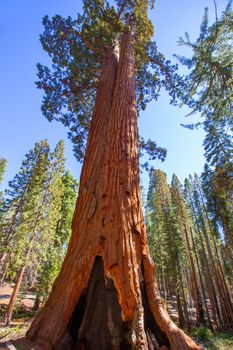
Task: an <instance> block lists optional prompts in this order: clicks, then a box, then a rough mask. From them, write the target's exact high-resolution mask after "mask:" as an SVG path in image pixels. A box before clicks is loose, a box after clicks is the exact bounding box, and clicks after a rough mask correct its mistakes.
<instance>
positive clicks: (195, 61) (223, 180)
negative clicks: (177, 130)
mask: <svg viewBox="0 0 233 350" xmlns="http://www.w3.org/2000/svg"><path fill="white" fill-rule="evenodd" d="M231 5H232V1H229V2H228V5H227V7H226V10H225V11H224V12H223V13H222V16H221V18H220V19H218V18H216V21H215V23H214V24H212V25H209V24H208V9H205V14H204V17H203V21H202V24H201V30H200V35H199V37H198V39H197V40H196V42H194V43H192V42H191V41H190V39H189V35H188V34H187V33H186V34H185V36H186V39H182V38H180V44H181V45H186V46H188V47H190V48H191V49H192V52H193V56H192V57H191V58H185V57H178V59H179V61H180V62H181V63H182V64H184V65H185V66H186V67H187V68H188V69H189V74H188V75H187V76H186V77H185V79H184V80H183V82H182V83H181V86H182V89H181V90H180V98H181V100H182V102H183V103H186V104H187V105H188V106H189V107H190V108H191V109H192V112H191V113H190V114H193V113H196V112H200V113H201V116H202V118H203V119H204V121H202V122H199V123H197V124H196V125H194V124H190V125H186V127H188V128H191V129H193V128H194V127H197V126H199V125H202V126H203V128H204V130H205V132H206V136H205V139H204V143H203V146H204V150H205V158H206V162H207V165H206V172H204V174H203V180H204V185H205V191H206V193H207V192H208V196H207V198H208V202H209V203H208V208H209V209H210V211H211V213H212V217H213V218H214V220H215V222H218V224H219V223H220V224H221V225H222V227H223V230H224V234H225V240H226V241H227V244H228V245H229V247H230V249H232V234H231V232H232V229H233V226H232V225H233V222H232V215H231V212H232V208H233V201H232V188H233V181H232V174H233V168H232V160H233V144H232V120H233V118H232V117H233V114H232V87H233V79H232V77H233V74H232V61H233V50H232V40H233V29H232V19H233V12H232V7H231ZM207 180H208V181H209V182H207Z"/></svg>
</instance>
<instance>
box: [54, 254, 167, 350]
mask: <svg viewBox="0 0 233 350" xmlns="http://www.w3.org/2000/svg"><path fill="white" fill-rule="evenodd" d="M142 274H143V269H142ZM141 294H142V299H143V308H144V325H145V333H146V337H147V343H148V346H147V348H145V350H147V349H148V350H152V349H158V348H159V347H161V346H163V345H165V346H167V348H168V349H170V345H169V341H168V338H167V336H166V335H165V333H163V332H162V331H161V330H160V328H159V327H158V325H157V324H156V322H155V320H154V317H153V315H152V313H151V311H150V309H149V305H148V301H147V296H146V287H145V282H144V281H142V283H141ZM131 339H132V327H131V324H130V322H124V321H123V320H122V318H121V308H120V304H119V301H118V295H117V290H116V288H115V285H114V283H113V281H112V280H111V279H109V278H106V276H105V274H104V264H103V260H102V257H100V256H97V257H96V259H95V262H94V264H93V268H92V272H91V275H90V278H89V282H88V286H87V288H86V289H85V290H84V291H83V293H82V295H81V297H80V298H79V301H78V303H77V305H76V307H75V308H74V311H73V314H72V317H71V320H70V322H69V325H68V327H67V330H66V332H65V333H64V334H63V336H62V337H61V339H60V341H59V342H58V344H57V345H56V346H55V347H54V348H53V349H55V350H111V349H112V350H128V349H129V350H130V349H134V348H135V347H134V345H133V344H132V340H131ZM135 349H136V348H135Z"/></svg>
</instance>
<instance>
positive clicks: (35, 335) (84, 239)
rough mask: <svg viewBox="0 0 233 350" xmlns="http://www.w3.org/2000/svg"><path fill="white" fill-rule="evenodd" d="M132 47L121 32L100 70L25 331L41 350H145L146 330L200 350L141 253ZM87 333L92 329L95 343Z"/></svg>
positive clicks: (144, 246)
mask: <svg viewBox="0 0 233 350" xmlns="http://www.w3.org/2000/svg"><path fill="white" fill-rule="evenodd" d="M132 44H133V37H132V33H131V31H130V30H127V31H126V33H125V34H124V36H123V39H122V44H121V54H120V61H119V64H117V61H118V59H117V55H116V48H115V52H114V49H113V50H109V51H108V54H107V55H106V59H105V63H104V65H103V70H102V76H101V81H100V84H99V88H98V92H97V97H96V105H95V110H94V115H93V121H92V126H91V130H90V135H89V141H88V146H87V151H86V156H85V161H84V166H83V170H82V175H81V181H80V189H79V196H78V200H77V206H76V210H75V214H74V219H73V233H72V237H71V240H70V243H69V247H68V252H67V255H66V258H65V260H64V263H63V265H62V269H61V272H60V274H59V276H58V278H57V280H56V282H55V284H54V286H53V290H52V293H51V295H50V297H49V299H48V301H47V303H46V305H45V307H44V308H43V309H42V311H41V312H40V314H39V315H38V316H37V318H36V319H35V320H34V322H33V324H32V326H31V328H30V329H29V331H28V333H27V338H28V339H29V341H33V342H34V343H36V344H37V345H38V344H39V345H40V347H41V349H43V350H46V349H60V350H61V349H100V350H102V349H110V348H111V349H144V350H145V349H149V348H151V339H150V340H149V343H148V338H147V335H148V334H149V330H150V331H151V332H152V333H153V334H154V335H155V337H156V339H157V342H158V344H159V346H160V347H162V346H167V348H171V349H173V350H176V349H177V350H178V349H179V350H182V349H185V350H186V349H187V350H188V349H189V350H190V349H196V350H198V349H200V347H199V346H198V345H196V344H195V343H194V342H193V341H192V340H191V339H190V338H189V337H188V336H186V335H185V334H184V333H183V332H182V331H181V330H180V329H178V327H177V326H175V324H174V323H173V322H172V321H171V320H170V318H169V316H168V313H167V311H166V309H165V306H164V304H163V302H162V300H161V298H160V296H159V293H158V288H157V283H156V279H155V271H154V265H153V262H152V260H151V258H150V255H149V248H148V243H147V236H146V230H145V224H144V220H143V215H142V210H141V194H140V179H139V163H138V126H137V108H136V96H135V62H134V54H133V46H132ZM116 73H117V77H116ZM99 257H100V258H99ZM93 300H94V301H93ZM109 303H110V304H109ZM105 304H106V305H107V307H106V305H105ZM101 305H102V308H101V309H100V306H101ZM100 310H101V311H100ZM113 310H114V312H113ZM119 315H120V317H119ZM113 316H114V318H113ZM106 320H107V321H106ZM105 321H106V323H107V324H106V329H103V327H104V323H103V322H105ZM95 327H96V328H97V329H99V330H100V333H98V335H97V336H96V337H95V335H94V334H96V333H95V329H94V328H95ZM98 337H99V338H102V339H96V338H98ZM18 343H20V342H18ZM110 343H111V344H110ZM100 344H101V345H100ZM109 344H110V345H109ZM25 348H27V347H26V345H25ZM28 348H30V347H29V345H28Z"/></svg>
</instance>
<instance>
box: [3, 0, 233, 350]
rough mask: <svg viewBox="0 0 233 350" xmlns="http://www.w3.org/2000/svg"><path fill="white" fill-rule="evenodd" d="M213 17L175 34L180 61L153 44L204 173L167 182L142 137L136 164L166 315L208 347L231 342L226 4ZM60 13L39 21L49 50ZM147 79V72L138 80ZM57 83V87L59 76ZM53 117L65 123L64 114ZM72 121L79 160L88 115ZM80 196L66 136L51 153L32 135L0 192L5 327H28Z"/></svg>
mask: <svg viewBox="0 0 233 350" xmlns="http://www.w3.org/2000/svg"><path fill="white" fill-rule="evenodd" d="M215 15H216V16H215V17H216V18H215V20H214V21H213V22H211V23H209V20H208V9H206V10H205V12H204V16H203V20H202V23H201V27H200V33H199V36H198V38H197V39H196V40H195V41H192V40H191V39H190V37H189V35H188V34H187V33H185V36H184V38H180V39H179V42H178V43H179V45H183V46H185V47H187V48H189V52H190V56H189V57H184V56H179V55H177V56H176V62H178V65H177V64H171V62H170V61H168V60H166V58H165V57H164V56H163V55H162V54H160V53H159V52H158V50H157V48H154V51H155V52H154V53H155V57H156V60H158V62H159V65H160V68H161V71H164V72H165V78H164V80H162V83H161V86H160V87H159V90H160V88H165V89H168V88H167V86H168V84H170V85H171V86H172V89H171V88H170V87H169V92H170V97H171V100H172V101H171V103H172V104H174V105H176V106H177V105H180V106H187V107H189V111H190V113H189V117H188V119H186V121H187V120H188V122H189V121H190V124H187V123H186V124H185V123H183V124H184V125H183V127H184V128H186V129H191V130H194V129H198V128H199V129H201V130H203V131H204V141H203V150H204V158H205V165H204V168H203V171H202V173H199V174H197V173H194V174H187V178H185V180H184V183H182V181H180V180H179V178H178V177H177V175H176V174H173V176H172V180H171V183H170V184H169V183H168V180H167V175H166V173H165V172H164V171H162V170H160V169H157V168H158V167H159V166H158V165H156V167H155V166H154V162H153V160H155V159H160V160H162V161H164V160H165V158H166V152H167V150H165V149H164V148H162V147H159V146H158V145H157V143H156V142H154V141H152V140H150V139H149V140H145V139H143V138H141V140H140V145H141V155H142V158H141V169H142V171H144V174H145V169H146V171H147V173H148V174H149V187H148V190H147V189H146V190H145V189H144V207H145V219H146V225H147V234H148V239H149V244H150V250H151V254H152V257H153V259H154V261H155V264H156V273H157V278H158V285H159V289H160V292H161V295H162V297H163V299H164V302H165V303H166V305H167V308H168V310H169V313H170V315H171V316H172V318H173V319H174V320H175V322H177V323H178V324H179V325H180V326H181V327H182V328H184V329H186V330H187V331H188V332H190V333H191V334H193V335H194V336H195V337H197V339H198V340H199V341H204V342H205V345H206V346H207V348H209V349H231V348H232V347H233V338H232V336H231V334H232V330H233V299H232V289H233V272H232V271H233V214H232V213H233V162H232V161H233V143H232V120H233V115H232V87H233V50H232V43H233V30H232V21H233V12H232V3H231V1H230V2H229V3H228V4H227V6H226V8H225V10H224V11H223V12H222V13H218V12H217V10H216V12H215ZM59 20H60V19H59V17H56V18H55V19H54V21H53V22H52V21H50V20H49V19H48V17H45V18H44V22H43V23H44V27H45V31H44V34H43V35H42V36H41V42H42V45H43V47H44V49H45V51H47V52H48V53H49V54H51V52H50V50H51V47H50V46H49V45H51V42H50V41H49V40H48V38H49V35H50V33H51V30H52V29H54V28H56V26H57V25H58V26H59V25H61V23H59V24H58V22H59ZM62 25H64V23H62ZM65 25H67V26H69V25H70V23H68V22H67V23H66V24H65ZM65 25H64V26H65ZM56 35H58V36H59V35H60V34H59V33H58V34H56ZM71 39H72V38H71ZM54 64H55V65H56V64H57V63H54ZM181 66H183V67H185V68H184V71H185V74H180V73H179V72H180V71H179V70H178V67H181ZM55 69H56V68H55ZM72 73H74V72H72ZM49 74H50V73H49V72H48V70H46V67H45V66H42V65H40V64H39V65H38V81H37V87H38V88H39V89H42V90H43V91H44V94H45V98H44V100H43V105H42V112H43V113H44V114H45V116H46V117H47V119H49V120H50V119H53V116H52V111H51V110H50V109H49V108H50V107H48V106H51V105H49V103H50V102H51V98H53V96H52V97H51V94H50V90H49V86H50V85H49V84H50V83H51V81H50V79H51V77H50V76H49ZM150 78H151V77H148V76H145V79H150ZM48 82H49V83H48ZM141 83H143V82H141V81H139V82H138V85H139V86H140V84H141ZM64 84H65V83H64ZM54 86H55V88H56V89H58V90H59V88H60V87H59V86H58V85H56V82H55V83H54ZM152 90H153V89H152ZM154 94H156V92H154ZM140 98H141V100H140ZM143 98H145V96H143V97H142V96H140V94H139V95H138V103H139V105H140V103H141V105H140V108H141V109H142V110H143V109H144V107H145V106H144V105H143V103H147V102H148V101H144V100H143ZM84 102H85V101H84ZM90 107H92V105H90ZM74 108H76V106H74ZM196 113H198V121H197V122H196V123H195V122H193V120H194V119H192V118H193V115H194V114H196ZM59 120H60V121H61V122H62V123H63V124H66V123H65V122H64V118H62V116H61V118H60V119H59ZM72 122H73V120H72V113H71V114H70V120H69V126H70V125H71V128H70V130H69V137H70V138H71V140H72V142H73V148H74V152H75V155H76V158H78V160H81V159H82V156H83V149H84V147H85V145H84V143H85V142H84V141H85V137H86V136H85V135H86V134H85V132H86V129H85V122H84V124H83V125H82V124H80V125H81V126H80V130H78V132H79V134H80V135H81V137H79V138H76V137H75V135H76V134H75V133H76V132H77V128H76V127H77V125H72ZM65 126H67V125H65ZM192 132H195V131H190V138H191V135H192ZM175 137H176V136H175V135H174V138H175ZM155 138H156V135H155ZM168 152H169V149H168ZM191 157H192V155H190V158H191ZM165 161H166V160H165ZM6 167H7V159H5V158H3V157H2V158H1V159H0V181H1V182H2V181H3V179H4V173H5V170H6ZM143 176H145V175H143ZM146 192H147V193H146ZM77 193H78V181H77V179H75V178H74V177H73V176H72V175H71V173H70V171H69V170H67V169H66V167H65V155H64V141H59V142H58V143H57V145H56V147H55V148H54V150H53V149H51V147H50V145H49V144H48V142H47V140H42V141H38V142H37V143H36V144H35V145H34V147H33V148H32V149H31V150H29V151H28V152H27V154H26V155H25V157H24V159H23V161H22V164H21V167H20V170H19V172H18V173H17V174H16V175H15V176H14V177H13V179H12V180H11V181H9V183H8V187H7V189H6V190H4V191H1V192H0V287H1V288H2V290H3V292H2V294H1V299H2V300H5V302H4V303H2V304H0V317H1V319H2V322H3V325H8V326H10V324H11V325H12V326H13V328H12V329H14V330H15V327H17V324H20V323H21V322H22V321H23V322H26V326H27V325H28V323H27V322H28V320H30V319H31V318H32V317H33V316H34V315H35V314H36V313H37V312H38V310H39V309H40V308H41V307H42V306H43V305H44V303H45V301H46V300H47V298H48V295H49V293H50V291H51V288H52V284H53V282H54V279H55V278H56V276H57V274H58V272H59V270H60V267H61V264H62V261H63V259H64V256H65V253H66V249H67V244H68V241H69V237H70V234H71V224H72V216H73V212H74V208H75V202H76V198H77ZM10 287H12V289H9V288H10ZM1 288H0V293H1ZM4 288H8V289H4ZM9 290H10V293H9ZM4 291H6V292H4ZM4 294H6V296H5V297H4ZM25 300H26V301H27V302H25ZM30 300H31V302H29V304H28V301H30ZM21 324H22V323H21ZM9 329H11V328H8V327H3V328H2V334H3V336H4V335H6V334H8V332H9ZM0 331H1V329H0ZM17 331H18V330H17ZM10 332H11V330H10Z"/></svg>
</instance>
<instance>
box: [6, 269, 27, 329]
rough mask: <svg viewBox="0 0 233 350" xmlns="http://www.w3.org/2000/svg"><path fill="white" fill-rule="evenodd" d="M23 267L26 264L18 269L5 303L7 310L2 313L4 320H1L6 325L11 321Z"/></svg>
mask: <svg viewBox="0 0 233 350" xmlns="http://www.w3.org/2000/svg"><path fill="white" fill-rule="evenodd" d="M25 267H26V265H24V266H22V267H21V268H20V269H19V271H18V274H17V279H16V282H15V287H14V290H13V293H12V295H11V299H10V301H9V304H8V305H7V310H6V313H5V315H4V320H3V322H4V323H6V324H7V325H9V324H10V323H11V318H12V313H13V310H14V306H15V303H16V299H17V296H18V293H19V288H20V286H21V283H22V279H23V274H24V271H25Z"/></svg>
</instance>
